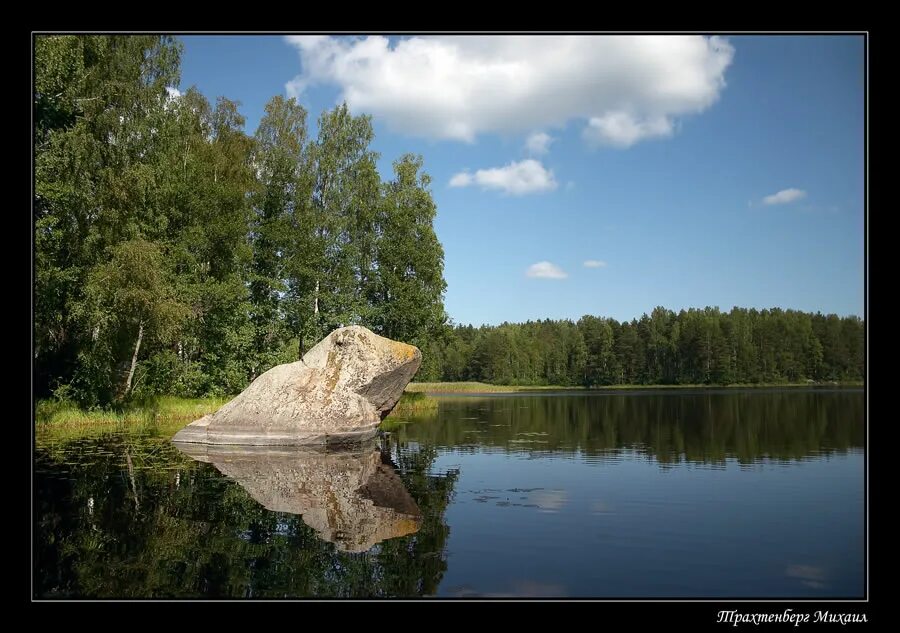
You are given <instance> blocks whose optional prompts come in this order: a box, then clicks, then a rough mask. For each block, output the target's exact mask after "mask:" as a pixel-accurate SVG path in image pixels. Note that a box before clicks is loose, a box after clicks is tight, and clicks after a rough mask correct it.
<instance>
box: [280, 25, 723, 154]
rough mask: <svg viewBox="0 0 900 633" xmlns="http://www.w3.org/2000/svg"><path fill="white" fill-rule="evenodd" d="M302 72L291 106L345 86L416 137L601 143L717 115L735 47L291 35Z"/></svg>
mask: <svg viewBox="0 0 900 633" xmlns="http://www.w3.org/2000/svg"><path fill="white" fill-rule="evenodd" d="M286 39H287V41H288V42H289V43H290V44H291V45H292V46H294V47H296V49H297V50H298V52H299V55H300V62H301V73H300V74H299V75H297V76H296V77H295V78H294V79H293V80H291V81H290V82H288V83H287V84H286V89H287V91H288V93H289V94H290V95H291V96H299V95H300V94H301V93H302V92H303V91H304V90H306V89H307V88H308V87H309V86H312V85H316V84H330V85H336V86H337V87H338V88H339V90H340V94H339V97H338V98H339V100H343V101H347V103H348V104H349V105H350V107H351V108H352V109H354V110H355V111H359V112H367V113H371V114H374V115H375V116H377V117H380V118H381V119H383V120H384V121H385V122H386V123H387V125H388V126H390V127H391V128H392V129H394V130H396V131H400V132H404V133H409V134H412V135H418V136H424V137H429V138H438V139H454V140H459V141H466V142H473V141H474V140H475V139H476V138H477V136H478V135H479V134H484V133H491V132H524V131H528V130H535V129H540V128H547V127H554V126H562V125H564V124H565V123H566V122H568V121H570V120H581V121H587V122H588V125H587V127H586V128H585V131H584V136H585V138H586V139H587V140H588V141H590V142H591V143H595V144H608V145H611V146H614V147H628V146H629V145H632V144H634V143H636V142H638V141H641V140H644V139H649V138H661V137H666V136H670V135H671V134H672V130H673V129H674V124H675V121H676V120H677V118H678V117H682V116H686V115H691V114H696V113H699V112H702V111H703V110H705V109H706V108H708V107H710V106H711V105H712V104H713V103H715V101H716V100H717V99H718V98H719V94H720V93H721V91H722V89H723V88H724V86H725V71H726V69H727V68H728V67H729V65H730V64H731V61H732V58H733V57H734V48H733V47H732V46H731V44H730V43H729V42H728V41H727V40H725V39H723V38H720V37H703V36H699V35H675V36H673V35H600V36H597V35H589V36H571V35H563V36H533V35H521V36H465V37H461V36H434V37H410V38H403V39H400V40H398V41H394V42H393V43H392V42H391V41H390V40H389V39H388V38H386V37H383V36H368V37H331V36H318V35H317V36H307V35H301V36H294V35H292V36H287V38H286Z"/></svg>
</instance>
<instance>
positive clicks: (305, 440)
mask: <svg viewBox="0 0 900 633" xmlns="http://www.w3.org/2000/svg"><path fill="white" fill-rule="evenodd" d="M421 363H422V354H421V352H420V351H419V350H418V348H416V347H413V346H412V345H407V344H405V343H400V342H397V341H393V340H391V339H388V338H384V337H383V336H378V335H377V334H374V333H372V332H371V331H369V330H367V329H366V328H364V327H361V326H358V325H354V326H350V327H343V328H339V329H337V330H335V331H334V332H332V333H331V334H329V335H328V336H326V337H325V338H324V339H322V340H321V341H320V342H319V343H318V344H316V346H315V347H313V348H312V349H310V350H309V351H308V352H307V353H306V355H305V356H303V359H302V360H299V361H297V362H295V363H287V364H284V365H278V366H276V367H273V368H272V369H270V370H269V371H267V372H265V373H264V374H262V375H261V376H259V377H258V378H257V379H256V380H254V381H253V382H252V383H251V384H250V386H249V387H247V388H246V389H245V390H244V391H243V392H242V393H241V394H240V395H238V396H237V397H236V398H234V400H232V401H231V402H229V403H227V404H226V405H225V406H223V407H222V408H221V409H219V410H218V411H217V412H216V413H214V414H212V415H208V416H204V417H203V418H201V419H199V420H197V421H195V422H192V423H191V424H189V425H188V426H187V427H185V428H184V429H182V430H181V431H179V432H178V433H177V434H176V435H175V437H174V438H173V440H174V441H175V442H179V443H183V442H190V443H204V444H235V445H257V446H265V445H268V446H292V445H308V444H332V443H342V442H352V441H360V440H364V439H367V438H371V437H372V436H374V435H375V432H376V429H377V427H378V424H379V423H380V422H381V420H383V419H384V418H385V416H387V414H388V413H390V411H391V409H393V408H394V405H396V404H397V401H398V400H399V399H400V396H401V395H402V394H403V390H404V389H405V388H406V385H407V384H408V383H409V381H410V380H411V379H412V377H413V376H414V375H415V373H416V371H418V369H419V365H421Z"/></svg>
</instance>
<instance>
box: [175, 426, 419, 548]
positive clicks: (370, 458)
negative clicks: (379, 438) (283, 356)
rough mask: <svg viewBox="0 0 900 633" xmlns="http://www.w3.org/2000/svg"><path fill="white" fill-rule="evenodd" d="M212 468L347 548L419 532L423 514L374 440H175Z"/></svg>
mask: <svg viewBox="0 0 900 633" xmlns="http://www.w3.org/2000/svg"><path fill="white" fill-rule="evenodd" d="M175 446H176V447H178V449H179V450H181V451H182V452H183V453H185V454H187V455H189V456H191V457H193V458H194V459H196V460H198V461H202V462H207V463H210V464H212V465H213V466H215V467H216V468H217V469H218V470H219V471H220V472H221V473H222V474H223V475H225V476H227V477H229V478H231V479H233V480H234V481H236V482H237V483H238V484H240V486H241V487H242V488H243V489H244V490H246V491H247V492H248V493H249V494H250V496H251V497H253V499H255V500H256V501H257V502H259V503H260V504H261V505H262V506H263V507H265V508H267V509H268V510H272V511H274V512H287V513H290V514H299V515H302V518H303V522H304V523H306V525H308V526H309V527H311V528H313V529H314V530H315V531H316V533H317V534H318V535H319V536H320V537H321V538H322V539H324V540H326V541H329V542H331V543H334V544H335V545H336V546H337V548H338V549H339V550H341V551H344V552H365V551H367V550H369V549H371V548H372V546H374V545H375V544H376V543H380V542H381V541H384V540H387V539H391V538H397V537H400V536H406V535H407V534H412V533H414V532H416V531H418V529H419V527H420V525H421V521H422V513H421V512H420V511H419V507H418V506H417V505H416V502H415V501H414V500H413V498H412V497H411V496H410V494H409V492H408V491H407V490H406V487H405V486H404V485H403V481H402V480H401V479H400V477H399V476H398V475H397V473H396V471H395V469H394V466H393V465H392V464H391V463H390V460H389V458H388V457H387V456H386V455H385V454H384V453H382V451H381V450H379V448H378V447H377V446H376V445H375V444H374V443H372V444H369V445H366V446H361V447H355V448H352V449H343V450H327V451H326V450H316V449H299V448H296V449H295V448H287V447H285V448H275V447H259V448H255V447H251V446H233V447H229V446H211V445H205V444H181V443H179V444H175Z"/></svg>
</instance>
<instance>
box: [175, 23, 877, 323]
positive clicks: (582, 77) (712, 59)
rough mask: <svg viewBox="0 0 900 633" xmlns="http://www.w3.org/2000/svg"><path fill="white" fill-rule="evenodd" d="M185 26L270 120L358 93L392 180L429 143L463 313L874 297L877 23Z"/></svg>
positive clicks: (632, 310)
mask: <svg viewBox="0 0 900 633" xmlns="http://www.w3.org/2000/svg"><path fill="white" fill-rule="evenodd" d="M181 39H182V41H183V42H184V45H185V49H184V55H183V58H182V79H181V84H180V86H179V88H180V89H181V90H182V91H183V90H185V89H187V88H188V87H189V86H191V85H196V86H197V87H198V88H199V89H200V91H201V92H202V93H203V94H205V95H206V96H207V98H209V99H210V100H211V101H212V100H214V99H215V98H216V97H217V96H220V95H222V96H226V97H228V98H229V99H234V100H237V101H240V102H241V104H242V105H241V108H240V109H241V112H242V113H243V114H244V116H245V117H246V118H247V131H248V132H249V133H251V134H252V133H253V132H254V131H255V129H256V126H257V124H258V122H259V119H260V117H261V116H262V114H263V108H264V105H265V103H266V101H267V100H268V99H269V98H271V97H272V96H273V95H276V94H284V95H288V96H297V98H298V99H299V101H300V102H301V103H302V104H303V105H304V106H305V107H306V108H307V109H308V110H309V112H310V120H311V126H310V127H311V132H312V133H313V134H314V133H315V119H316V118H317V117H318V115H319V114H320V113H321V112H322V110H323V109H326V108H331V107H333V106H334V105H335V103H337V102H338V101H340V100H343V99H344V98H346V99H347V101H348V103H349V104H350V107H351V110H352V111H353V112H354V114H361V113H368V114H372V115H373V121H374V125H375V132H376V138H375V142H374V143H373V149H374V150H375V151H377V152H379V153H380V154H381V162H380V165H379V168H380V170H381V172H382V174H383V176H384V177H385V178H387V177H389V176H390V170H391V162H392V161H393V160H394V159H396V158H397V157H399V156H400V155H401V154H403V153H405V152H415V153H419V154H422V156H423V157H424V159H425V169H426V171H427V172H428V173H429V174H430V175H431V176H432V179H433V182H432V192H433V196H434V199H435V202H436V203H437V208H438V215H437V218H436V220H435V230H436V232H437V235H438V238H439V239H440V240H441V242H442V243H443V245H444V251H445V269H444V274H445V278H446V280H447V285H448V288H447V294H446V308H447V312H448V314H449V315H450V316H451V317H452V318H453V320H454V321H455V322H457V323H473V324H475V325H478V324H481V323H491V324H496V323H501V322H503V321H511V322H515V321H525V320H528V319H540V318H548V317H549V318H571V319H578V318H579V317H580V316H582V315H584V314H595V315H600V316H608V317H613V318H616V319H619V320H623V319H629V320H630V319H632V318H635V317H640V315H641V314H642V313H644V312H649V311H651V310H652V309H653V307H655V306H657V305H662V306H665V307H667V308H671V309H674V310H676V311H677V310H679V309H681V308H689V307H704V306H719V307H720V308H722V309H723V310H729V309H730V308H731V307H732V306H735V305H737V306H743V307H756V308H766V307H783V308H794V309H800V310H806V311H813V312H815V311H822V312H825V313H829V312H836V313H838V314H840V315H848V314H858V315H860V316H863V314H864V266H865V251H864V213H865V206H864V191H865V189H864V183H865V180H864V178H865V173H864V156H865V154H864V131H865V128H864V124H865V107H864V94H865V78H864V44H863V39H862V37H859V36H855V37H854V36H771V37H759V36H753V37H751V36H731V37H727V38H712V39H710V38H702V37H699V36H697V37H690V38H685V37H679V38H673V37H668V38H665V37H664V38H653V39H647V38H640V37H638V38H622V37H619V38H612V39H611V38H604V37H601V36H590V37H585V38H578V39H573V38H566V37H562V38H548V37H523V38H509V37H478V38H475V37H464V38H409V37H404V38H402V39H398V38H390V39H388V38H382V37H370V38H362V37H356V38H318V39H317V38H312V39H303V38H301V39H298V40H295V41H290V40H289V39H288V38H285V37H282V36H228V37H219V36H215V37H214V36H189V37H188V36H185V37H182V38H181ZM540 135H545V136H540ZM548 138H549V142H547V139H548ZM529 139H531V143H530V144H529ZM542 140H543V141H544V142H541V141H542ZM529 145H530V148H529ZM451 182H452V185H451ZM585 262H593V263H594V265H593V267H588V266H586V265H585Z"/></svg>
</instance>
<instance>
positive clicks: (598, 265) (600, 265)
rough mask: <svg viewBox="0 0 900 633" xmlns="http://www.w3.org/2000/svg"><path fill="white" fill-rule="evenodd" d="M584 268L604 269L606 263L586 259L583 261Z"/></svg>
mask: <svg viewBox="0 0 900 633" xmlns="http://www.w3.org/2000/svg"><path fill="white" fill-rule="evenodd" d="M584 267H585V268H606V262H604V261H601V260H599V259H586V260H585V261H584Z"/></svg>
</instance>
